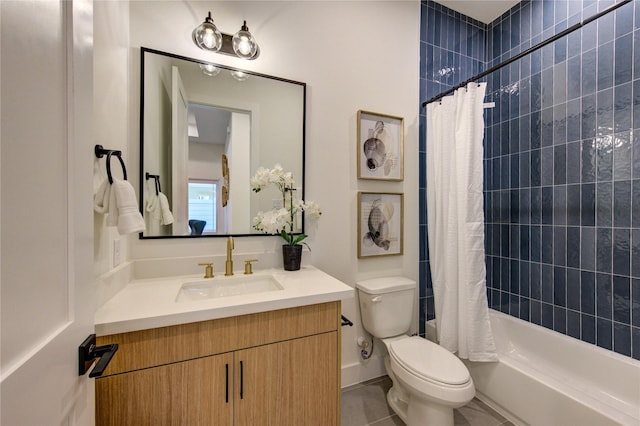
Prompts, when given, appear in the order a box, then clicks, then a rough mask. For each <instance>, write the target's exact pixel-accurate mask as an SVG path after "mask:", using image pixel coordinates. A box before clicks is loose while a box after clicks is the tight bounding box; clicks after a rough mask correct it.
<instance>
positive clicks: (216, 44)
mask: <svg viewBox="0 0 640 426" xmlns="http://www.w3.org/2000/svg"><path fill="white" fill-rule="evenodd" d="M191 35H192V37H193V42H194V43H195V44H196V46H198V47H199V48H200V49H202V50H210V51H212V52H215V51H218V50H220V47H222V33H221V32H220V31H219V30H218V28H216V26H215V25H214V24H213V19H211V12H209V14H208V16H207V17H206V18H205V20H204V22H203V23H202V24H200V25H198V26H197V27H196V28H195V29H194V30H193V33H191Z"/></svg>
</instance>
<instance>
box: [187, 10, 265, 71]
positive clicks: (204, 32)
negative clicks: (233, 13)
mask: <svg viewBox="0 0 640 426" xmlns="http://www.w3.org/2000/svg"><path fill="white" fill-rule="evenodd" d="M191 35H192V37H193V42H194V43H195V45H196V46H198V47H199V48H200V49H202V50H207V51H209V52H217V53H223V54H225V55H229V56H235V57H236V58H241V59H249V60H253V59H256V58H257V57H258V56H259V55H260V47H259V46H258V43H257V42H256V39H255V38H254V37H253V35H252V34H251V33H250V32H249V27H247V21H244V23H243V24H242V26H241V27H240V30H239V31H238V32H237V33H235V34H234V35H233V36H231V35H229V34H225V33H222V32H220V31H219V30H218V28H217V27H216V26H215V24H214V23H213V19H212V18H211V12H209V13H208V14H207V17H206V18H205V20H204V22H203V23H202V24H200V25H198V26H197V27H196V28H195V29H194V30H193V32H192V33H191Z"/></svg>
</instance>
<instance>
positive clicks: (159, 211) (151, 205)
mask: <svg viewBox="0 0 640 426" xmlns="http://www.w3.org/2000/svg"><path fill="white" fill-rule="evenodd" d="M147 182H154V181H151V180H149V181H147ZM146 204H147V205H146V207H145V209H146V211H147V212H149V213H150V214H151V217H153V218H154V219H155V220H157V221H158V222H160V224H161V225H171V224H172V223H173V214H172V213H171V209H170V207H169V200H168V199H167V196H166V195H164V194H163V193H162V192H158V194H157V195H156V189H155V182H154V185H151V184H149V185H147V203H146Z"/></svg>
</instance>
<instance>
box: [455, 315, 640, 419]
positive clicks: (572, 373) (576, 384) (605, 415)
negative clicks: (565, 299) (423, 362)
mask: <svg viewBox="0 0 640 426" xmlns="http://www.w3.org/2000/svg"><path fill="white" fill-rule="evenodd" d="M490 312H491V325H492V327H493V333H494V336H495V340H496V346H497V348H498V352H499V358H500V362H497V363H475V362H471V363H469V362H467V363H466V364H467V366H468V367H469V371H470V372H471V376H472V377H473V381H474V383H475V385H476V391H477V397H478V399H480V400H482V401H484V402H485V403H487V404H488V405H490V406H491V407H493V408H495V409H496V410H497V411H499V412H501V413H502V414H503V415H505V416H506V417H508V418H509V419H510V420H512V421H513V422H514V423H516V424H528V425H534V426H537V425H540V426H569V425H576V426H587V425H593V426H602V425H615V424H621V425H633V426H638V425H640V362H639V361H636V360H634V359H631V358H628V357H625V356H621V355H619V354H616V353H614V352H611V351H607V350H604V349H602V348H599V347H597V346H595V345H591V344H588V343H585V342H581V341H579V340H576V339H573V338H571V337H567V336H565V335H562V334H560V333H556V332H553V331H551V330H548V329H546V328H544V327H540V326H537V325H534V324H531V323H528V322H526V321H522V320H520V319H517V318H514V317H511V316H509V315H505V314H503V313H500V312H497V311H494V310H491V311H490Z"/></svg>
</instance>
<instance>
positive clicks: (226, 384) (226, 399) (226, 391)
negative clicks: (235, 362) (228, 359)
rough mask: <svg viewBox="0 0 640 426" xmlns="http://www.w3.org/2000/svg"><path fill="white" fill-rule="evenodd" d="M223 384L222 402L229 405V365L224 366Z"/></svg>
mask: <svg viewBox="0 0 640 426" xmlns="http://www.w3.org/2000/svg"><path fill="white" fill-rule="evenodd" d="M224 370H225V372H224V374H225V379H224V380H225V382H224V402H226V403H227V404H228V403H229V364H225V366H224Z"/></svg>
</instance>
